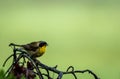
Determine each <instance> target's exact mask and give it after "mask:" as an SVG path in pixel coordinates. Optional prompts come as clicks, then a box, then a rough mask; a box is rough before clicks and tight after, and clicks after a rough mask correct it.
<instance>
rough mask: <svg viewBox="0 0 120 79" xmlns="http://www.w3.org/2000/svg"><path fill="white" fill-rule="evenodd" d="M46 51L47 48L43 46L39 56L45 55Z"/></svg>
mask: <svg viewBox="0 0 120 79" xmlns="http://www.w3.org/2000/svg"><path fill="white" fill-rule="evenodd" d="M45 51H46V46H42V47H40V48H39V54H40V55H42V54H44V53H45Z"/></svg>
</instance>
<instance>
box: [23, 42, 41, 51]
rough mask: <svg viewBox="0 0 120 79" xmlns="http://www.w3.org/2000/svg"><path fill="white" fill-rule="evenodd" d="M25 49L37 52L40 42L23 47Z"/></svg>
mask: <svg viewBox="0 0 120 79" xmlns="http://www.w3.org/2000/svg"><path fill="white" fill-rule="evenodd" d="M23 48H24V49H25V50H28V51H36V50H37V49H38V48H39V42H32V43H29V44H26V45H23Z"/></svg>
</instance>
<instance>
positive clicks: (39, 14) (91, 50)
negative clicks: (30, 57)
mask: <svg viewBox="0 0 120 79" xmlns="http://www.w3.org/2000/svg"><path fill="white" fill-rule="evenodd" d="M39 40H45V41H47V42H48V44H49V46H48V48H47V51H46V53H45V54H44V56H42V57H40V58H39V60H40V61H41V62H42V63H44V64H46V65H48V66H55V65H58V69H59V70H63V71H65V70H66V68H67V67H68V66H70V65H73V66H74V67H75V69H78V70H79V69H80V70H84V69H90V70H92V71H93V72H95V73H96V74H97V75H98V76H99V77H100V78H101V79H120V62H119V61H120V2H119V0H118V1H117V0H80V1H78V0H75V1H72V0H70V1H68V0H66V1H59V0H52V1H47V0H45V1H40V0H20V1H16V0H14V1H10V0H6V1H5V0H3V1H2V0H1V1H0V63H1V66H0V67H1V68H2V63H3V61H4V60H5V59H6V58H7V57H8V56H9V55H10V54H12V49H11V48H10V47H8V44H9V43H11V42H13V43H16V44H26V43H29V42H32V41H39ZM7 68H8V67H7V66H6V67H4V69H5V70H6V69H7ZM81 75H82V74H81ZM80 77H81V78H82V79H93V78H92V77H91V76H89V75H87V74H84V75H82V76H80ZM70 78H71V79H73V77H72V76H66V77H64V79H70Z"/></svg>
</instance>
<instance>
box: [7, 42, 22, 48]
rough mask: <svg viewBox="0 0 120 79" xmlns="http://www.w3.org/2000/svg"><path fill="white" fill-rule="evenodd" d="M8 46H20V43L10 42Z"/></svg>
mask: <svg viewBox="0 0 120 79" xmlns="http://www.w3.org/2000/svg"><path fill="white" fill-rule="evenodd" d="M9 46H18V47H22V45H18V44H14V43H10V44H9Z"/></svg>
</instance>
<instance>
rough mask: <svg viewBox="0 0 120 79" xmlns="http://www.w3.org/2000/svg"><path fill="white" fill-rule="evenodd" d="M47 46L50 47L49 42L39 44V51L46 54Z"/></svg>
mask: <svg viewBox="0 0 120 79" xmlns="http://www.w3.org/2000/svg"><path fill="white" fill-rule="evenodd" d="M46 46H48V44H47V42H45V41H40V43H39V47H40V49H39V51H40V52H41V53H42V52H45V51H46Z"/></svg>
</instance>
